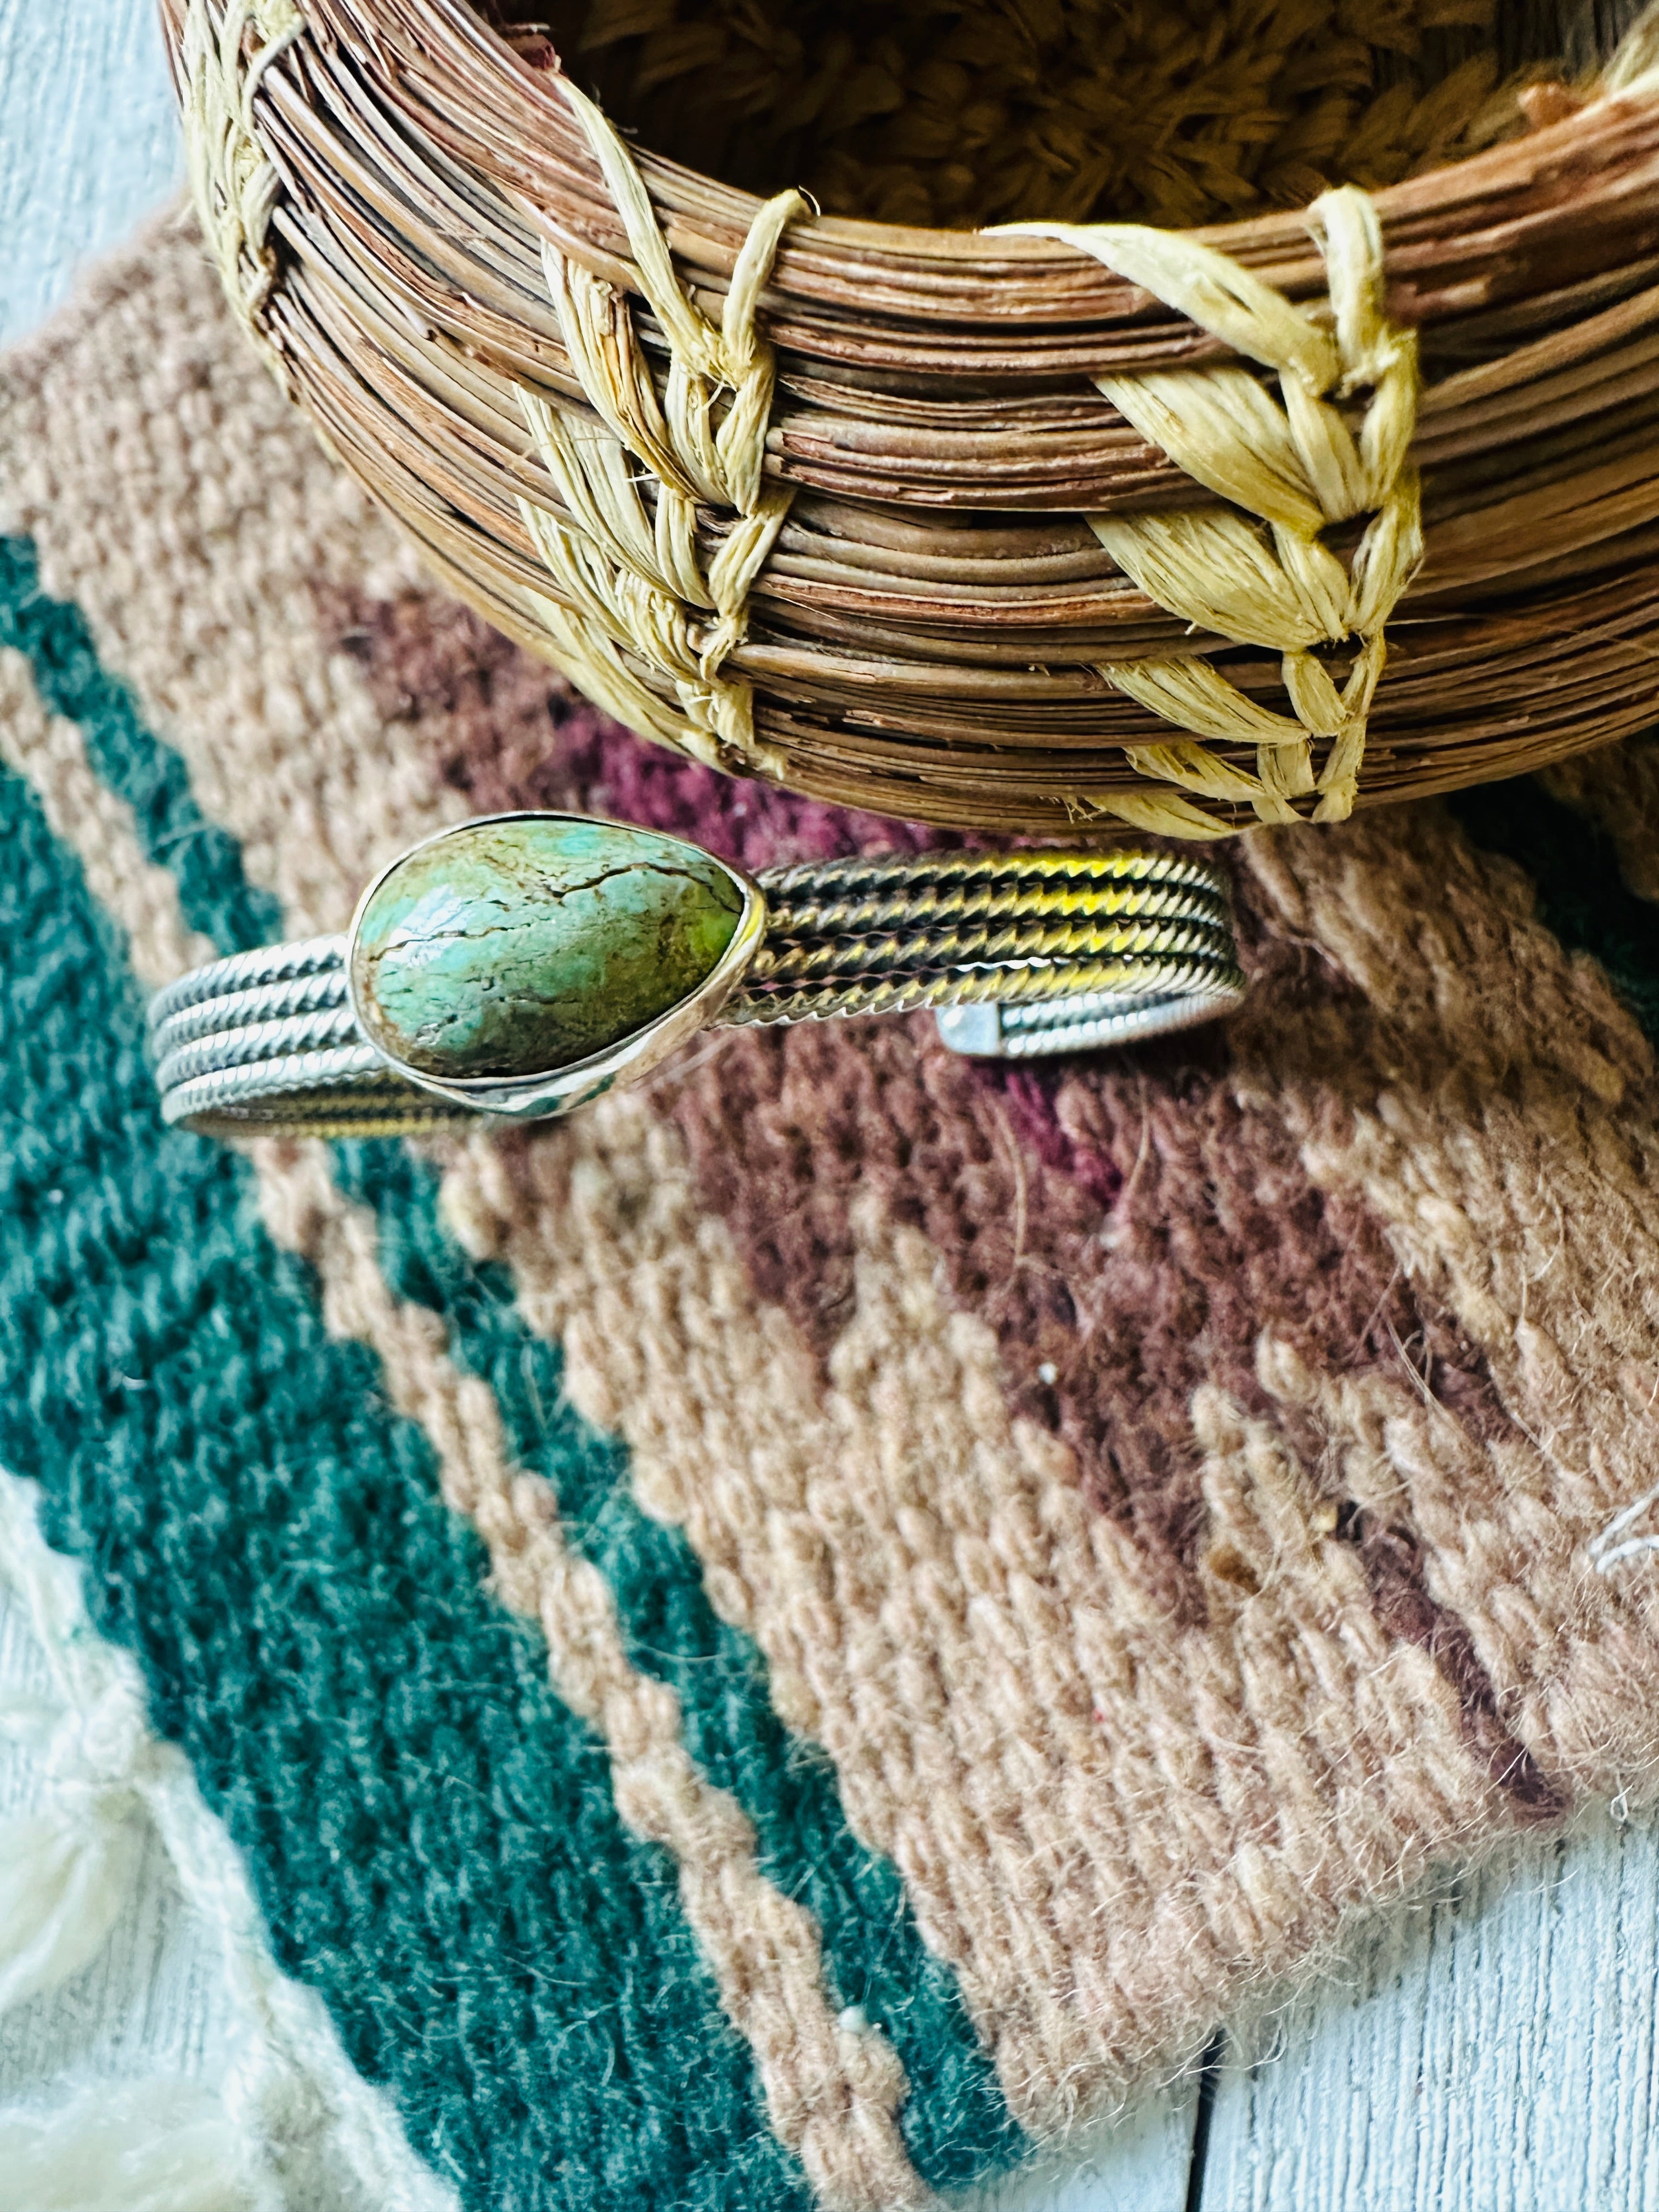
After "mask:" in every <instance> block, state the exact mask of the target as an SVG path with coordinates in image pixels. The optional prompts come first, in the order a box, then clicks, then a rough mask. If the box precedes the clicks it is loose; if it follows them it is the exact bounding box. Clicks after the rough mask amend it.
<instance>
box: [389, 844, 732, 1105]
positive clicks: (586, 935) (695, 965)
mask: <svg viewBox="0 0 1659 2212" xmlns="http://www.w3.org/2000/svg"><path fill="white" fill-rule="evenodd" d="M743 907H744V893H743V887H742V885H741V884H739V883H738V881H737V880H736V878H733V877H732V875H731V874H730V873H728V872H727V871H726V869H725V868H723V867H722V866H720V862H719V861H718V860H713V859H711V858H710V857H709V856H708V854H703V853H700V852H699V851H698V850H697V849H696V847H695V846H692V845H685V844H682V843H681V842H679V840H678V838H674V837H659V836H656V835H655V834H654V832H653V831H651V830H648V829H626V828H623V827H621V826H620V825H618V824H617V823H610V822H566V821H561V820H559V819H557V818H556V817H542V818H538V817H526V819H524V820H522V821H507V822H479V823H465V824H464V825H463V826H462V827H461V828H460V829H453V830H450V831H449V832H447V834H446V835H445V836H442V837H440V838H439V839H437V840H436V841H435V842H434V843H432V844H430V845H427V846H424V847H422V848H420V849H419V850H418V851H416V852H414V853H411V854H410V855H409V856H408V858H407V859H406V860H400V861H399V862H398V864H397V866H395V867H393V868H392V870H391V872H389V874H388V875H387V876H386V879H385V881H384V882H383V883H381V884H380V885H379V886H378V888H377V889H376V890H375V891H374V895H373V896H372V897H371V898H370V899H369V900H368V903H367V904H366V905H365V907H364V908H363V910H362V915H360V916H359V918H358V922H357V928H356V935H355V937H354V939H353V943H352V952H351V973H352V981H353V984H354V987H355V989H356V999H357V1008H358V1013H359V1015H360V1017H361V1018H362V1024H363V1027H364V1029H365V1030H367V1031H368V1035H369V1037H370V1038H371V1040H372V1041H373V1042H374V1043H375V1044H377V1045H379V1046H380V1049H381V1050H382V1051H383V1052H386V1053H389V1054H391V1055H392V1057H393V1058H394V1059H396V1060H402V1061H404V1063H405V1064H406V1065H407V1066H410V1067H415V1068H418V1069H419V1070H420V1071H421V1072H422V1073H423V1074H427V1075H435V1076H439V1077H442V1078H445V1079H447V1080H449V1081H451V1082H462V1081H465V1080H466V1079H469V1078H472V1077H477V1076H488V1075H502V1076H511V1075H520V1076H528V1075H540V1074H545V1073H551V1072H552V1071H554V1070H556V1069H558V1068H562V1067H568V1066H572V1065H573V1064H574V1062H576V1061H578V1060H587V1059H589V1058H591V1057H592V1054H595V1053H600V1052H605V1051H606V1050H608V1049H609V1048H610V1047H611V1046H612V1045H615V1044H619V1043H620V1042H622V1041H623V1038H625V1037H629V1036H633V1035H634V1034H635V1031H636V1030H642V1029H644V1028H646V1027H647V1025H648V1024H650V1023H652V1022H654V1021H655V1020H656V1019H657V1018H658V1017H659V1015H662V1014H665V1013H667V1012H670V1011H671V1009H672V1008H673V1007H675V1006H678V1005H679V1004H680V1003H681V1001H682V1000H684V999H686V998H688V997H690V994H691V993H692V992H693V991H695V990H696V988H697V987H698V985H699V984H700V983H702V982H703V981H706V980H707V978H708V975H710V974H711V972H712V971H713V969H714V968H715V966H716V965H717V964H718V963H719V961H720V955H721V954H722V953H723V952H724V951H726V946H727V945H729V944H730V943H731V942H732V935H733V933H734V932H735V931H736V929H737V927H738V921H739V919H740V917H741V915H742V913H743Z"/></svg>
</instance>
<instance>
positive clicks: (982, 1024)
mask: <svg viewBox="0 0 1659 2212" xmlns="http://www.w3.org/2000/svg"><path fill="white" fill-rule="evenodd" d="M758 881H759V883H760V885H761V888H762V889H763V891H764V892H765V895H766V901H767V930H766V937H765V939H764V942H763V944H762V945H761V947H760V949H759V951H757V954H756V956H755V957H754V960H753V962H752V963H751V965H750V969H749V970H748V972H747V974H746V975H745V976H744V980H743V981H742V983H741V984H740V985H739V987H738V990H737V991H736V992H735V994H733V996H732V998H731V999H730V1000H727V1001H726V1005H725V1006H723V1007H722V1008H721V1010H720V1012H719V1013H718V1014H717V1015H716V1016H715V1018H714V1024H713V1026H716V1027H732V1026H740V1025H748V1024H756V1023H773V1022H799V1021H817V1020H825V1019H828V1018H832V1017H835V1016H839V1015H872V1014H897V1013H905V1012H912V1011H914V1010H915V1009H917V1008H921V1007H932V1008H934V1009H935V1010H937V1011H938V1012H939V1032H940V1035H941V1036H942V1038H943V1039H944V1041H945V1042H946V1043H947V1044H949V1045H951V1047H952V1048H954V1049H956V1050H958V1051H962V1052H966V1053H970V1054H977V1055H987V1056H995V1057H1002V1058H1021V1059H1024V1058H1032V1057H1036V1056H1037V1055H1041V1054H1055V1053H1069V1052H1084V1051H1091V1050H1095V1049H1097V1048H1101V1047H1103V1046H1107V1045H1114V1044H1121V1043H1127V1042H1130V1041H1131V1040H1132V1039H1133V1038H1136V1037H1140V1036H1154V1035H1158V1034H1161V1033H1164V1032H1167V1031H1170V1030H1178V1029H1183V1028H1188V1027H1190V1026H1192V1025H1193V1024H1195V1023H1198V1022H1201V1021H1206V1020H1208V1019H1210V1018H1212V1017H1213V1016H1214V1015H1217V1014H1219V1013H1223V1012H1226V1011H1227V1010H1228V1009H1229V1008H1230V1007H1231V1006H1235V1005H1237V1002H1238V1000H1239V999H1240V998H1241V997H1242V995H1243V977H1242V976H1241V975H1240V973H1239V970H1238V966H1237V958H1236V955H1235V951H1234V945H1233V936H1232V926H1231V915H1230V913H1229V909H1228V904H1227V897H1226V891H1225V884H1224V882H1223V880H1222V878H1220V876H1219V875H1218V873H1217V872H1216V870H1215V869H1214V867H1213V866H1212V865H1211V864H1209V863H1208V862H1206V861H1204V860H1199V859H1197V858H1195V857H1191V856H1188V855H1187V854H1146V853H1094V854H1054V853H1046V852H1042V853H1019V854H1007V853H1001V854H920V855H907V856H904V857H902V858H887V857H876V858H862V859H854V860H830V861H823V862H816V863H808V864H805V865H803V866H797V867H792V868H784V869H775V870H772V871H770V872H767V873H765V874H763V875H762V876H761V877H760V878H758ZM348 950H349V939H347V938H345V937H344V936H338V937H319V938H312V939H307V940H305V941H303V942H300V943H295V944H290V945H273V946H268V947H262V948H261V949H259V950H258V951H252V952H242V953H236V954H233V955H232V956H231V957H228V958H227V959H223V960H218V961H214V962H212V963H210V964H209V965H208V966H206V967H204V968H200V969H196V970H194V971H193V972H192V973H191V974H190V975H185V976H181V977H180V978H179V980H178V981H176V982H174V983H172V984H170V985H168V986H167V987H166V988H165V989H163V990H161V991H160V992H158V993H157V994H156V996H155V999H154V1000H153V1001H152V1003H151V1006H150V1014H149V1033H150V1047H151V1052H152V1054H153V1057H154V1060H155V1076H156V1082H157V1084H158V1085H159V1087H160V1089H161V1096H162V1110H163V1112H164V1114H165V1115H166V1118H167V1120H168V1121H174V1122H177V1121H188V1122H190V1123H191V1125H192V1126H193V1127H198V1128H204V1129H210V1130H215V1131H219V1132H225V1131H229V1130H233V1129H235V1128H248V1127H254V1126H258V1127H283V1128H289V1129H296V1130H298V1129H309V1130H313V1131H316V1132H319V1133H341V1134H343V1133H361V1134H370V1133H392V1132H393V1131H395V1130H398V1129H414V1128H418V1127H426V1126H429V1125H431V1124H433V1123H436V1122H441V1121H453V1120H456V1119H458V1118H464V1113H465V1109H457V1108H455V1107H453V1106H452V1105H450V1104H448V1103H446V1102H445V1101H443V1100H441V1099H439V1098H436V1097H432V1096H431V1095H429V1094H428V1093H427V1092H426V1091H422V1090H420V1089H418V1088H417V1087H416V1086H415V1085H411V1084H409V1083H407V1082H405V1081H404V1079H402V1078H401V1077H400V1076H398V1075H397V1074H395V1073H392V1071H391V1070H390V1069H389V1068H388V1067H387V1065H386V1060H384V1058H383V1057H382V1055H381V1054H380V1052H379V1050H378V1049H377V1048H375V1047H374V1045H372V1044H370V1043H368V1042H367V1040H366V1039H365V1038H364V1037H363V1036H362V1032H361V1030H359V1028H358V1026H357V1022H356V1016H355V1014H354V1013H353V1011H352V1007H351V1005H350V1001H349V993H348V988H347V977H346V960H347V955H348Z"/></svg>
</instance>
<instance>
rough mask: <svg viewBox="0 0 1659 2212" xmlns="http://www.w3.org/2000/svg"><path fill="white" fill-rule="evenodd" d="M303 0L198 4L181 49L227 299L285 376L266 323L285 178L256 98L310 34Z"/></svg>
mask: <svg viewBox="0 0 1659 2212" xmlns="http://www.w3.org/2000/svg"><path fill="white" fill-rule="evenodd" d="M305 27H306V25H305V18H304V16H303V15H301V13H300V10H299V9H298V8H297V7H296V6H295V0H190V6H189V9H188V10H187V12H186V14H185V25H184V34H183V38H182V41H181V44H180V64H181V70H182V80H183V81H182V83H181V85H180V94H181V101H182V106H183V112H184V125H185V158H186V161H187V165H188V171H189V176H190V189H191V197H192V199H193V200H194V202H195V204H196V213H197V220H198V221H199V222H200V223H201V226H202V235H203V238H204V240H206V242H207V246H208V250H209V252H210V253H211V254H212V256H213V258H214V260H215V261H216V263H217V264H218V268H219V276H220V279H221V281H222V283H223V285H224V288H225V297H226V298H227V299H228V301H229V302H230V304H231V308H232V311H233V312H234V314H235V316H236V318H237V319H238V320H239V321H240V323H242V324H243V325H245V326H246V329H247V331H249V333H250V335H251V336H252V338H253V340H254V343H256V344H257V345H258V349H259V350H260V352H261V354H262V355H263V356H264V359H265V361H266V362H267V363H268V364H269V365H270V368H272V369H273V370H276V373H277V374H279V375H280V374H281V372H280V370H279V369H278V368H277V362H276V353H275V351H274V349H272V347H271V344H270V340H269V339H268V338H267V337H266V336H265V333H264V325H263V321H262V313H263V310H264V304H265V301H267V299H269V297H270V289H271V287H272V285H273V284H274V283H276V255H275V253H274V252H272V250H271V248H270V244H269V242H268V240H269V233H270V218H271V216H272V214H273V213H274V211H275V210H276V200H277V195H278V193H279V191H280V190H281V184H282V180H281V179H280V177H279V176H278V174H277V172H276V164H275V163H274V162H273V161H271V159H270V155H268V154H267V153H266V151H265V149H264V146H263V145H262V144H261V143H260V141H259V137H258V133H257V132H256V131H255V130H254V127H253V96H254V94H255V93H256V92H258V88H259V83H260V80H261V79H262V78H263V76H264V73H265V71H266V70H268V69H269V68H270V65H271V64H272V63H273V62H275V61H276V60H277V59H278V58H279V57H280V56H282V55H283V54H284V53H286V52H287V51H288V49H289V47H290V46H292V45H293V44H294V42H295V40H296V39H297V38H298V37H299V36H300V34H301V32H302V31H303V30H304V29H305Z"/></svg>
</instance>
